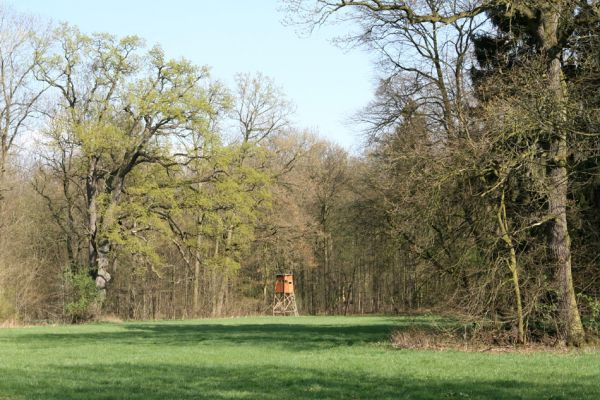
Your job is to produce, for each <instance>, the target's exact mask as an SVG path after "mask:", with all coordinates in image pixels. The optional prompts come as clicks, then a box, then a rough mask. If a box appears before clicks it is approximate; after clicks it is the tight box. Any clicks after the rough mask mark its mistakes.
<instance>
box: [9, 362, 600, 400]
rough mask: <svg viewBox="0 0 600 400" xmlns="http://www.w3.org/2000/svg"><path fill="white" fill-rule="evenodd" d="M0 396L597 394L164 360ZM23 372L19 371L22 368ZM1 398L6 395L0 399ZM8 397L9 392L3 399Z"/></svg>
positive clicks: (42, 375) (56, 375) (16, 386)
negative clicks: (191, 363) (193, 364)
mask: <svg viewBox="0 0 600 400" xmlns="http://www.w3.org/2000/svg"><path fill="white" fill-rule="evenodd" d="M4 371H5V372H7V375H6V376H8V377H10V380H9V381H4V382H3V383H2V384H0V387H2V390H1V391H0V398H2V399H10V398H11V397H10V396H15V397H12V398H22V397H20V396H22V395H23V394H24V393H26V394H27V396H26V398H28V399H47V400H59V399H60V400H63V399H88V400H100V399H147V400H153V399H266V400H268V399H300V400H302V399H378V400H386V399H465V398H469V399H571V398H578V399H583V398H589V399H595V398H597V396H598V394H599V391H598V388H597V383H596V382H592V381H590V382H587V383H585V384H584V385H576V386H575V387H567V388H565V387H561V386H559V385H552V384H550V385H543V386H541V385H534V384H531V383H525V382H522V381H517V380H487V381H482V380H478V381H468V382H465V381H458V382H453V381H443V380H436V379H435V378H431V379H427V380H419V379H415V378H411V377H410V376H402V375H400V376H397V377H395V378H394V379H384V378H382V377H376V376H373V375H366V374H360V375H359V374H353V373H339V372H332V373H327V374H323V371H322V370H318V369H307V368H290V369H285V368H281V367H275V366H263V367H261V368H258V369H257V368H256V367H248V366H231V367H227V368H223V367H212V368H211V367H207V366H202V367H197V366H186V367H184V366H180V365H168V364H156V365H155V364H152V365H145V364H135V365H134V364H126V363H116V364H102V365H94V366H87V367H83V368H82V367H78V368H67V367H62V366H55V368H47V369H44V370H43V371H41V372H39V373H37V374H36V377H35V380H31V379H29V378H28V377H27V375H24V374H22V373H21V374H20V373H18V372H19V371H16V370H4ZM21 372H22V371H21ZM2 396H5V397H2ZM6 396H8V397H6Z"/></svg>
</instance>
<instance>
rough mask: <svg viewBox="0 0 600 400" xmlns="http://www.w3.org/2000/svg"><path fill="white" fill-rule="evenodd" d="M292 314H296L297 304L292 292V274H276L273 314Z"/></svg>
mask: <svg viewBox="0 0 600 400" xmlns="http://www.w3.org/2000/svg"><path fill="white" fill-rule="evenodd" d="M292 314H293V315H295V316H296V317H297V316H298V306H297V305H296V295H295V294H294V276H293V275H292V274H277V275H275V295H274V297H273V315H292Z"/></svg>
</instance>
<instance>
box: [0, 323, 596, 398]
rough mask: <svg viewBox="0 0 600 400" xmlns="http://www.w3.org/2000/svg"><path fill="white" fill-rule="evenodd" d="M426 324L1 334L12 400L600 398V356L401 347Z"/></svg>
mask: <svg viewBox="0 0 600 400" xmlns="http://www.w3.org/2000/svg"><path fill="white" fill-rule="evenodd" d="M432 323H440V321H436V320H435V319H434V318H431V317H419V318H414V317H397V318H396V317H394V318H392V317H299V318H294V317H278V318H270V317H261V318H239V319H214V320H201V321H172V322H144V323H123V324H92V325H83V326H60V327H35V328H22V329H2V330H0V400H7V399H91V400H95V399H600V353H597V352H591V351H588V352H573V353H569V354H546V353H536V354H514V353H510V354H507V353H502V354H496V353H494V354H490V353H461V352H456V351H448V352H435V351H414V350H396V349H393V348H392V347H391V346H390V344H389V339H388V338H389V335H390V333H391V332H392V331H394V330H396V329H402V328H406V327H408V326H414V325H428V324H432Z"/></svg>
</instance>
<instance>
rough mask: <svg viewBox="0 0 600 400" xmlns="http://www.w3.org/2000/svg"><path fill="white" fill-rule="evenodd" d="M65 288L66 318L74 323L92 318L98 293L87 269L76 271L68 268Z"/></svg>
mask: <svg viewBox="0 0 600 400" xmlns="http://www.w3.org/2000/svg"><path fill="white" fill-rule="evenodd" d="M65 289H66V293H67V299H68V302H67V303H66V304H65V315H66V316H67V318H69V319H70V320H71V322H74V323H77V322H83V321H87V320H90V319H91V318H93V317H94V313H95V308H96V304H97V300H98V297H99V293H98V290H97V289H96V284H95V283H94V281H93V280H92V279H91V278H90V275H89V274H88V273H87V271H86V270H85V269H80V270H79V271H77V272H73V271H71V270H68V271H67V272H66V273H65Z"/></svg>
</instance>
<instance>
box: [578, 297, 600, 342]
mask: <svg viewBox="0 0 600 400" xmlns="http://www.w3.org/2000/svg"><path fill="white" fill-rule="evenodd" d="M577 299H578V301H579V304H580V306H581V308H583V310H584V312H583V313H582V317H583V324H584V326H585V328H586V331H587V332H588V333H590V334H593V335H596V336H599V335H600V299H598V298H596V297H592V296H589V295H586V294H583V293H579V294H578V295H577Z"/></svg>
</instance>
